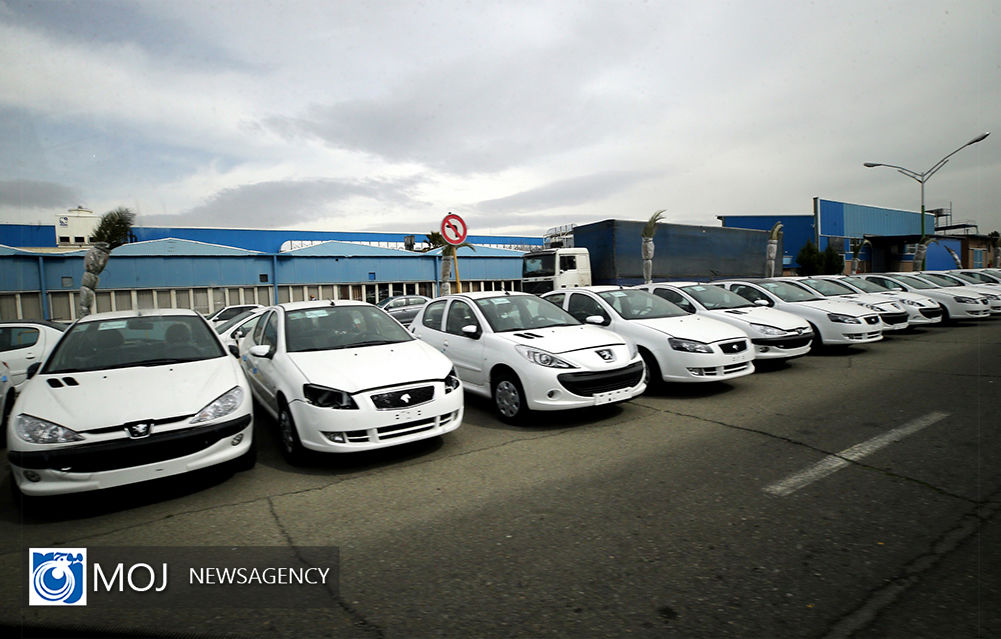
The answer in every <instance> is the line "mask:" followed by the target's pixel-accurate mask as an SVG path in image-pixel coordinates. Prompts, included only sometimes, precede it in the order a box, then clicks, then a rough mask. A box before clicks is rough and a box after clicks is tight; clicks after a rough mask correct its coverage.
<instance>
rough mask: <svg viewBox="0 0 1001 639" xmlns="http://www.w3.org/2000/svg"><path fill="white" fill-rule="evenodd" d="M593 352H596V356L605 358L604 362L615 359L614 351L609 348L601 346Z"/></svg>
mask: <svg viewBox="0 0 1001 639" xmlns="http://www.w3.org/2000/svg"><path fill="white" fill-rule="evenodd" d="M595 352H596V353H597V354H598V357H600V358H601V359H603V360H605V361H606V362H610V361H612V360H614V359H615V353H613V352H612V350H611V349H609V348H602V349H599V350H597V351H595Z"/></svg>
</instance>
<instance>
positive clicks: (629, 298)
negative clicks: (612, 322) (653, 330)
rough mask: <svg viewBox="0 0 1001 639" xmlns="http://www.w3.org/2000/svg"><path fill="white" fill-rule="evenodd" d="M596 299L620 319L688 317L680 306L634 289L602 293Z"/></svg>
mask: <svg viewBox="0 0 1001 639" xmlns="http://www.w3.org/2000/svg"><path fill="white" fill-rule="evenodd" d="M598 297H600V298H601V299H603V300H605V302H607V303H608V305H609V306H611V307H612V308H613V309H614V310H615V312H616V313H618V314H619V315H621V316H622V319H627V320H635V319H656V318H658V317H682V316H684V315H688V313H686V312H685V311H684V310H683V309H682V308H681V307H680V306H678V305H677V304H675V303H674V302H669V301H667V300H665V299H664V298H662V297H657V296H656V295H654V294H653V293H647V292H646V291H638V290H636V289H623V290H618V291H602V292H600V293H598Z"/></svg>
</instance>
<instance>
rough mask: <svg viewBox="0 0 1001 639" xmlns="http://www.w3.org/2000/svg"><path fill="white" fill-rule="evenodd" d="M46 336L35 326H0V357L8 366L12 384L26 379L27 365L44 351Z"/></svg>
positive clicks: (38, 357) (38, 358)
mask: <svg viewBox="0 0 1001 639" xmlns="http://www.w3.org/2000/svg"><path fill="white" fill-rule="evenodd" d="M46 337H47V336H46V335H45V333H44V332H43V331H42V330H40V329H39V328H38V327H37V326H27V325H25V326H3V327H0V359H2V360H3V361H4V362H6V364H7V366H8V367H9V368H10V374H9V377H10V381H11V383H12V384H13V385H14V386H17V385H19V384H20V383H21V382H23V381H24V380H25V379H27V376H28V367H29V366H31V365H32V364H33V363H34V362H37V361H39V360H40V359H41V357H42V355H43V354H44V353H45V341H46ZM49 339H51V338H49Z"/></svg>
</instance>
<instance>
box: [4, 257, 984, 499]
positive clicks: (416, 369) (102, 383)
mask: <svg viewBox="0 0 1001 639" xmlns="http://www.w3.org/2000/svg"><path fill="white" fill-rule="evenodd" d="M997 292H1001V272H998V271H992V270H989V269H986V270H979V271H970V272H964V273H951V274H945V273H911V274H878V275H877V274H867V275H864V276H855V277H835V276H824V277H813V278H778V279H748V280H727V281H720V282H714V283H712V284H705V283H699V282H669V283H657V284H651V285H646V286H641V287H635V288H623V287H611V286H595V287H586V288H574V289H565V290H560V291H553V292H550V293H547V294H545V295H543V296H542V297H537V296H535V295H529V294H527V293H518V292H510V291H495V292H481V293H464V294H457V295H451V296H447V297H443V298H438V299H434V300H430V301H428V302H427V303H425V304H424V306H423V307H422V308H421V309H420V310H419V311H418V312H417V314H416V316H415V317H414V319H413V322H412V323H411V324H410V328H409V330H407V328H405V327H404V326H403V325H402V324H401V323H400V322H398V321H397V320H396V319H394V318H393V317H391V316H390V315H389V314H388V313H387V312H386V311H384V310H382V309H380V308H378V307H376V306H373V305H371V304H367V303H365V302H359V301H348V300H338V301H310V302H295V303H289V304H280V305H278V306H272V307H267V308H263V307H254V308H247V309H240V311H238V312H237V314H236V315H234V316H233V317H231V318H230V319H229V320H227V321H223V320H220V321H219V323H218V324H217V325H215V326H213V325H212V324H210V322H209V321H208V320H207V319H206V318H203V317H202V316H200V315H198V314H197V313H195V312H193V311H189V310H184V309H174V310H140V311H128V312H118V313H99V314H96V315H91V316H88V317H86V318H84V319H81V320H79V321H77V322H76V323H74V324H73V325H72V326H70V327H69V328H68V329H65V330H64V329H63V327H60V326H58V325H54V324H50V323H46V322H14V323H5V324H3V325H0V347H2V348H3V351H2V352H3V355H4V362H5V364H4V365H5V366H6V367H7V368H6V369H5V371H4V383H5V384H6V385H7V386H8V387H10V390H9V391H5V394H4V398H5V403H4V408H5V410H4V419H5V422H7V440H8V444H9V445H8V449H9V450H8V459H9V461H10V465H11V469H12V473H13V477H14V484H15V485H16V487H17V488H18V489H19V490H20V491H21V492H22V493H24V494H26V495H53V494H60V493H72V492H81V491H90V490H97V489H102V488H109V487H113V486H120V485H123V484H130V483H135V482H140V481H146V480H150V479H155V478H159V477H165V476H169V475H176V474H180V473H185V472H189V471H192V470H196V469H199V468H205V467H209V466H214V465H218V464H229V465H232V466H234V467H236V468H249V467H251V466H253V464H254V460H255V455H256V452H255V444H254V440H253V400H254V399H256V400H257V402H258V403H259V404H260V406H261V407H263V409H264V410H265V411H266V412H268V413H270V414H271V415H272V416H273V417H274V418H275V421H276V423H277V425H278V430H279V433H280V441H281V449H282V452H283V454H284V455H285V456H286V457H287V458H288V459H289V460H290V461H291V462H293V463H299V462H301V461H302V460H303V458H304V457H305V456H306V455H307V451H310V450H312V451H320V452H350V451H361V450H369V449H374V448H380V447H385V446H392V445H397V444H402V443H406V442H412V441H416V440H419V439H424V438H428V437H435V436H440V435H443V434H445V433H448V432H450V431H452V430H455V429H456V428H458V427H459V426H460V424H461V423H462V419H463V408H464V397H463V394H464V391H465V390H468V391H469V392H471V393H474V394H478V395H483V396H485V397H488V398H490V400H491V401H492V403H493V405H494V407H495V409H496V411H497V413H498V415H499V416H500V418H501V419H503V420H505V421H508V422H517V421H520V420H522V419H523V418H524V417H525V416H526V414H527V413H528V412H530V411H552V410H564V409H573V408H585V407H590V406H597V405H602V404H610V403H615V402H622V401H626V400H629V399H631V398H633V397H635V396H637V395H639V394H641V393H642V392H643V391H644V390H645V389H646V388H647V387H648V385H654V384H659V383H664V382H713V381H722V380H729V379H734V378H737V377H741V376H744V375H749V374H751V373H753V372H754V362H755V361H756V360H764V359H776V358H793V357H799V356H802V355H804V354H806V353H807V352H808V351H809V349H810V348H811V346H812V345H813V344H864V343H868V342H872V341H875V340H879V339H882V336H883V334H884V332H886V331H893V330H902V329H904V328H906V327H908V326H912V325H921V324H932V323H937V322H941V321H942V320H943V319H983V318H986V317H989V316H991V315H999V314H1001V298H999V297H998V295H997ZM8 329H9V330H10V332H9V335H7V336H6V337H5V333H4V332H3V331H7V330H8ZM213 329H215V330H213ZM12 346H16V347H18V348H12ZM19 355H20V356H23V358H22V359H20V360H19V359H16V357H17V356H19ZM11 362H13V365H12V364H11ZM29 363H30V365H29ZM15 396H16V401H15V400H14V397H15Z"/></svg>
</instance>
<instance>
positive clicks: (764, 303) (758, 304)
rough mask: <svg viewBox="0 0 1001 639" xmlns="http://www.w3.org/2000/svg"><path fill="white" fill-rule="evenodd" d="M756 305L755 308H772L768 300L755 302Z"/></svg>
mask: <svg viewBox="0 0 1001 639" xmlns="http://www.w3.org/2000/svg"><path fill="white" fill-rule="evenodd" d="M754 305H755V306H771V304H769V303H768V300H754Z"/></svg>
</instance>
